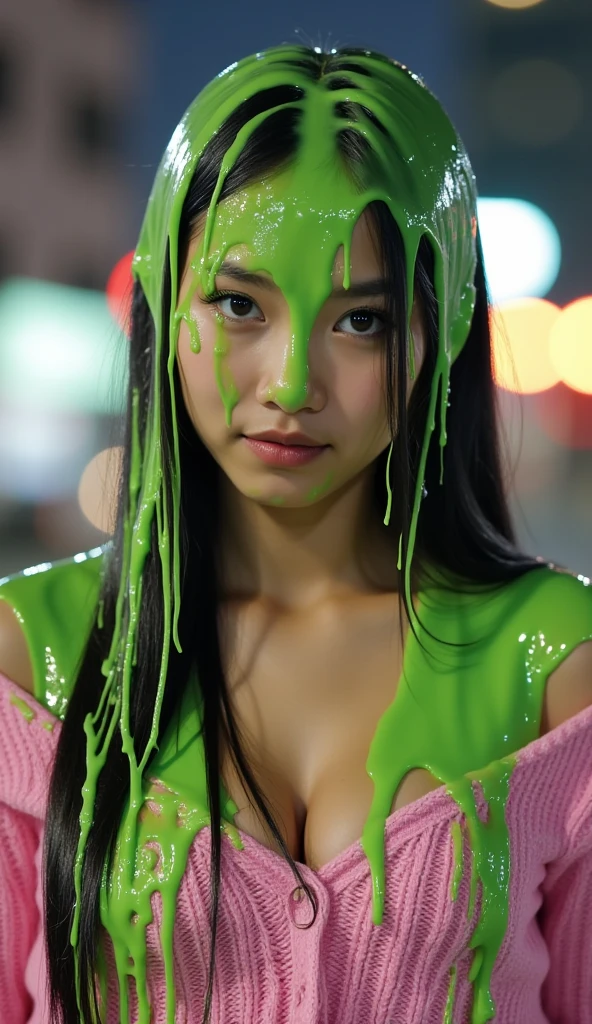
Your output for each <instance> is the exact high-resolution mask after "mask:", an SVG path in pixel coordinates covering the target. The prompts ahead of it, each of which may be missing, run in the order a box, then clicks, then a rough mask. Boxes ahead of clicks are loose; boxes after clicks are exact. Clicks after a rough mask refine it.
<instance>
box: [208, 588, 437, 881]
mask: <svg viewBox="0 0 592 1024" xmlns="http://www.w3.org/2000/svg"><path fill="white" fill-rule="evenodd" d="M225 624H226V625H225V642H224V643H223V644H222V647H223V650H224V652H225V655H224V656H225V657H226V664H225V673H226V678H227V680H228V686H229V692H230V699H231V704H232V708H233V711H234V714H235V718H236V721H237V723H238V725H239V728H240V731H241V735H242V738H243V744H244V749H245V753H246V756H247V761H248V765H249V768H250V769H251V771H252V773H253V775H254V778H255V780H256V782H257V785H258V786H259V788H260V790H261V791H262V793H263V795H264V797H265V798H266V800H267V801H268V804H269V807H270V810H271V812H272V814H273V816H274V819H275V820H276V823H277V824H278V826H279V828H280V831H281V833H282V836H283V839H284V842H285V843H286V845H287V847H288V849H289V850H290V853H291V855H292V856H293V857H294V858H295V859H296V860H298V861H300V862H301V863H305V864H307V865H309V866H310V867H312V868H313V869H318V868H320V867H322V866H323V865H324V864H326V863H327V862H329V861H330V860H332V859H333V858H334V857H335V856H337V855H338V854H339V853H341V852H342V851H343V850H344V849H346V848H347V847H348V846H350V845H351V844H352V843H354V842H356V841H357V840H359V839H360V837H361V835H362V832H363V829H364V824H365V822H366V819H367V817H368V813H369V810H370V805H371V802H372V798H373V792H374V783H373V781H372V779H371V778H370V776H369V775H368V772H367V770H366V762H367V758H368V752H369V749H370V745H371V743H372V739H373V736H374V734H375V732H376V727H377V724H378V723H379V721H380V719H381V718H382V716H383V715H384V714H385V712H386V711H387V709H388V708H389V707H390V706H391V705H392V703H393V700H394V698H395V695H396V692H397V687H398V682H399V678H400V676H401V671H402V666H403V652H404V647H405V636H406V630H405V629H404V633H403V637H402V636H401V631H400V626H399V614H398V603H396V599H395V597H394V596H393V595H388V596H384V595H378V596H376V597H370V598H365V599H364V600H357V601H355V602H352V603H351V604H344V605H343V606H341V607H340V608H339V609H336V608H332V609H323V610H322V611H318V612H317V613H316V614H314V615H313V614H308V615H294V614H293V613H291V614H290V616H289V617H288V616H285V615H274V614H273V613H271V612H269V611H264V610H263V609H261V608H253V607H251V608H250V609H244V608H243V609H240V610H239V609H237V608H234V609H228V608H227V609H226V618H225ZM404 625H405V626H406V622H405V620H404ZM221 775H222V778H223V781H224V785H225V786H226V789H227V791H228V793H229V795H230V796H231V797H232V798H233V800H234V801H235V803H236V804H237V806H238V808H239V811H238V813H237V814H236V815H235V818H234V821H235V824H236V825H237V826H238V828H240V829H242V830H243V831H245V832H247V833H248V834H250V835H252V836H253V837H254V838H255V839H257V840H258V841H259V842H261V843H263V844H264V845H266V846H268V847H270V848H271V849H273V850H275V851H276V852H278V853H279V852H281V851H280V847H279V844H278V843H277V841H276V840H275V838H274V836H273V834H272V833H271V831H270V830H269V828H268V826H267V824H266V823H265V821H264V819H263V816H262V815H261V814H260V812H259V810H258V808H256V806H255V807H253V806H252V805H251V802H250V800H249V795H248V792H247V789H246V787H245V786H244V785H243V783H242V781H241V778H240V776H239V773H238V772H237V770H236V768H235V766H234V764H233V761H232V757H231V754H230V751H229V749H228V748H227V746H226V745H225V744H224V743H223V744H222V761H221ZM439 785H440V781H439V780H438V779H437V778H435V777H434V776H433V775H432V774H431V773H430V772H428V771H426V770H425V769H422V768H414V769H411V770H410V771H408V772H407V774H406V775H405V776H404V778H403V780H402V782H401V784H400V785H399V786H398V788H397V790H396V792H395V793H394V796H393V799H392V803H391V807H390V813H392V812H393V811H394V810H397V809H399V808H400V807H403V806H405V804H408V803H410V802H412V801H414V800H417V799H418V798H419V797H421V796H423V795H424V794H425V793H427V792H429V791H430V790H431V789H434V788H436V787H437V786H439Z"/></svg>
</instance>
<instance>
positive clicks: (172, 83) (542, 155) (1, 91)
mask: <svg viewBox="0 0 592 1024" xmlns="http://www.w3.org/2000/svg"><path fill="white" fill-rule="evenodd" d="M289 41H292V42H305V43H307V44H310V45H313V46H320V47H322V48H328V49H330V48H331V47H339V46H342V45H354V46H367V47H370V48H375V49H379V50H382V51H383V52H385V53H388V54H389V55H390V56H392V57H394V58H395V59H397V60H399V61H401V62H402V63H404V64H407V65H408V66H409V67H411V68H412V69H413V70H414V71H415V72H417V73H418V74H420V75H421V76H422V77H423V79H424V80H425V82H426V84H427V85H428V86H429V87H430V88H431V89H432V91H433V92H435V93H436V95H437V96H438V97H439V99H440V100H441V102H442V103H443V104H444V106H445V108H446V109H447V111H448V113H449V115H450V116H451V118H452V120H453V121H454V123H455V125H456V127H457V128H458V130H459V132H460V134H461V136H462V138H463V140H464V142H465V144H466V146H467V148H468V151H469V154H470V156H471V159H472V163H473V167H474V170H475V173H476V176H477V184H478V188H479V194H480V200H479V203H480V208H479V218H480V224H481V232H482V237H483V244H484V249H485V260H486V267H487V272H488V276H489V281H490V286H491V292H492V300H493V304H492V322H493V325H494V334H495V338H496V356H495V373H496V379H497V382H498V386H499V389H500V390H499V393H500V399H501V408H502V413H503V416H502V420H503V422H502V427H503V432H504V435H505V437H506V439H507V445H508V450H509V456H510V466H511V474H510V478H509V482H508V486H509V487H510V488H511V500H512V507H513V510H514V515H515V521H516V526H517V530H518V534H519V538H520V541H521V544H522V546H523V548H524V549H526V550H527V551H529V552H531V553H533V554H537V555H542V556H543V557H544V558H545V559H550V560H552V561H555V562H557V563H558V564H561V565H565V566H567V567H568V568H570V569H571V570H572V571H575V572H577V573H583V574H584V575H592V529H591V512H590V509H591V505H592V256H591V243H590V230H591V224H592V201H591V190H590V189H591V181H592V178H591V172H590V167H591V165H592V61H591V59H590V54H591V53H592V3H591V2H590V0H495V2H494V0H413V2H412V3H411V2H409V0H390V3H388V4H384V3H382V2H379V0H370V2H369V3H365V4H361V3H359V0H340V2H337V0H314V2H313V0H299V2H298V3H297V4H296V3H294V4H291V3H289V2H286V0H284V2H278V0H264V2H260V3H257V2H256V0H253V2H251V3H248V4H246V3H244V0H241V2H239V0H226V2H225V3H224V4H204V3H199V4H198V3H195V2H193V3H192V2H190V0H166V2H165V0H19V2H17V0H0V153H1V156H0V197H1V205H0V577H2V576H4V575H7V574H9V573H11V572H14V571H17V570H19V569H22V568H24V567H26V566H30V565H33V564H36V563H40V562H44V561H51V560H54V559H56V558H60V557H64V556H67V555H72V554H74V553H75V552H78V551H82V550H86V549H88V548H92V547H94V546H96V545H98V544H101V543H104V542H105V540H107V539H108V536H109V534H108V530H109V521H108V509H106V503H105V500H104V497H103V495H104V494H105V493H108V492H109V487H110V480H111V481H112V480H113V478H114V476H116V473H117V460H116V446H117V443H118V440H119V436H120V434H119V430H120V411H121V408H122V403H123V396H124V391H125V372H126V370H125V366H126V358H125V344H126V342H125V330H124V329H122V327H121V326H120V321H121V317H122V315H123V313H124V310H125V298H126V292H127V291H128V282H129V260H130V254H131V252H132V250H133V248H134V245H135V242H136V239H137V234H138V231H139V227H140V223H141V219H142V215H143V211H144V207H145V204H146V200H147V198H148V193H149V190H150V187H151V183H152V179H153V176H154V173H155V171H156V167H157V164H158V162H159V160H160V156H161V154H162V151H163V149H164V147H165V145H166V143H167V142H168V140H169V137H170V135H171V134H172V131H173V129H174V127H175V125H176V124H177V122H178V120H179V118H180V116H181V115H182V113H183V111H184V110H185V108H186V107H187V105H188V104H189V102H190V101H191V100H192V99H193V97H194V96H195V95H196V93H197V92H198V91H199V90H200V89H201V88H202V86H203V85H205V83H206V82H208V81H209V80H210V79H211V78H212V77H213V76H214V75H216V74H217V73H219V72H220V71H221V70H223V69H224V68H226V67H227V66H228V65H229V64H230V63H232V62H233V61H235V60H237V59H239V58H240V57H243V56H246V55H247V54H250V53H253V52H255V51H256V50H260V49H263V48H265V47H267V46H270V45H273V44H277V43H280V42H289ZM114 449H115V450H114Z"/></svg>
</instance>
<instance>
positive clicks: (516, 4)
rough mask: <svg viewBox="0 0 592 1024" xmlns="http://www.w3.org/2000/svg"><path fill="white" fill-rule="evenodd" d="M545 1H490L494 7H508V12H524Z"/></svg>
mask: <svg viewBox="0 0 592 1024" xmlns="http://www.w3.org/2000/svg"><path fill="white" fill-rule="evenodd" d="M542 2H543V0H489V3H490V4H493V6H494V7H507V8H508V10H512V11H522V10H524V8H526V7H536V5H537V4H541V3H542Z"/></svg>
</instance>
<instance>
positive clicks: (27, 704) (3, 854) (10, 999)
mask: <svg viewBox="0 0 592 1024" xmlns="http://www.w3.org/2000/svg"><path fill="white" fill-rule="evenodd" d="M59 727H60V722H59V721H58V720H57V719H54V718H53V716H52V715H51V714H50V713H49V712H48V711H47V710H46V709H45V708H43V707H42V706H41V705H40V704H38V703H37V701H35V700H34V698H33V697H31V696H30V695H29V694H27V693H25V692H24V691H23V690H21V689H20V687H18V686H17V685H16V684H15V683H13V682H11V681H10V680H8V679H7V678H6V677H5V676H3V675H0V1021H2V1024H33V1022H37V1021H41V1020H42V1019H43V1012H44V1008H45V978H46V973H45V963H44V957H43V931H42V924H41V903H40V900H41V878H40V868H41V853H42V842H43V827H44V818H45V806H46V800H47V784H48V781H49V776H50V773H51V765H52V761H53V756H54V752H55V747H56V743H57V735H58V732H59Z"/></svg>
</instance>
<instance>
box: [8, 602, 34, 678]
mask: <svg viewBox="0 0 592 1024" xmlns="http://www.w3.org/2000/svg"><path fill="white" fill-rule="evenodd" d="M0 672H1V673H2V674H3V675H5V676H7V678H8V679H11V680H12V682H13V683H16V684H17V685H18V686H20V687H21V688H22V689H23V690H27V691H28V693H31V694H33V693H34V680H33V667H32V665H31V658H30V657H29V649H28V647H27V641H26V639H25V634H24V632H23V628H22V626H21V624H20V622H19V620H18V618H17V616H16V614H15V612H14V610H13V609H12V607H11V606H10V605H9V604H8V602H7V601H2V600H0Z"/></svg>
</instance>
